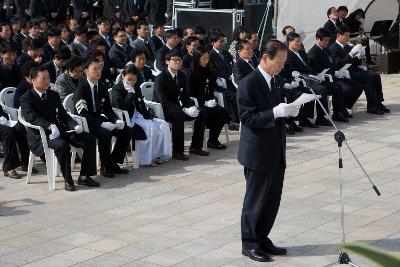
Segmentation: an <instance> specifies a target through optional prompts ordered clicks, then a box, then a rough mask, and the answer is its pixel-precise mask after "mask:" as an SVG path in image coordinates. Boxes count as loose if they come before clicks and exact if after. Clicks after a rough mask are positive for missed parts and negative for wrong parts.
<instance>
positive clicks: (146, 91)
mask: <svg viewBox="0 0 400 267" xmlns="http://www.w3.org/2000/svg"><path fill="white" fill-rule="evenodd" d="M140 90H141V91H142V94H143V97H144V99H146V100H148V101H153V95H154V82H144V83H142V84H141V85H140Z"/></svg>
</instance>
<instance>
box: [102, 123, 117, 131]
mask: <svg viewBox="0 0 400 267" xmlns="http://www.w3.org/2000/svg"><path fill="white" fill-rule="evenodd" d="M100 127H101V128H104V129H106V130H109V131H110V132H111V131H112V130H114V129H115V127H116V125H115V124H114V123H112V122H109V121H106V122H102V123H101V124H100Z"/></svg>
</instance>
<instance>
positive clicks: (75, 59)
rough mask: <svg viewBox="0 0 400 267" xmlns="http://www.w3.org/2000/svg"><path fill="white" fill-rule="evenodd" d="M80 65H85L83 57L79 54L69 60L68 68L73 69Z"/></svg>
mask: <svg viewBox="0 0 400 267" xmlns="http://www.w3.org/2000/svg"><path fill="white" fill-rule="evenodd" d="M79 66H83V61H82V58H81V57H79V56H73V57H71V58H70V60H69V61H68V64H67V66H66V68H67V70H73V69H76V68H77V67H79Z"/></svg>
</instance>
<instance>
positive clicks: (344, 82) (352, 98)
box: [335, 78, 363, 109]
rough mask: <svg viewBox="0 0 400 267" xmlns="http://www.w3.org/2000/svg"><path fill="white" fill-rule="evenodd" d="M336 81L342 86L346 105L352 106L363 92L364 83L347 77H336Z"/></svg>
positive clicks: (346, 106)
mask: <svg viewBox="0 0 400 267" xmlns="http://www.w3.org/2000/svg"><path fill="white" fill-rule="evenodd" d="M335 83H336V84H337V85H339V86H340V87H341V88H342V91H343V101H344V107H345V108H349V109H350V108H352V107H353V105H354V103H356V101H357V99H358V98H359V97H360V95H361V93H362V92H363V89H362V85H361V84H360V83H359V82H356V81H355V80H351V79H347V78H341V79H335Z"/></svg>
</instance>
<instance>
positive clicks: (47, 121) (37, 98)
mask: <svg viewBox="0 0 400 267" xmlns="http://www.w3.org/2000/svg"><path fill="white" fill-rule="evenodd" d="M31 79H32V85H33V86H32V88H31V89H30V90H29V91H28V92H26V93H25V94H24V95H23V96H22V97H21V110H22V115H23V116H24V118H25V120H26V121H27V122H29V123H31V124H33V125H38V126H41V127H43V129H45V132H46V136H47V138H48V139H47V142H48V145H49V147H50V148H52V149H54V152H55V155H56V157H57V160H58V162H59V164H60V165H61V172H62V174H63V176H64V180H65V190H67V191H75V185H74V181H73V180H72V176H71V155H70V145H73V146H75V147H80V148H83V157H82V166H81V172H80V175H79V178H78V184H79V185H86V186H90V187H98V186H100V184H99V183H98V182H96V181H94V180H93V179H92V178H91V176H95V175H96V139H95V137H94V136H93V135H91V134H89V133H85V132H83V127H82V126H80V125H79V124H78V123H77V122H75V121H74V120H73V119H72V118H71V116H69V115H68V113H67V112H66V111H65V109H64V107H63V105H62V103H61V100H60V97H59V95H58V93H57V92H54V91H52V90H48V88H49V83H50V77H49V73H48V72H47V70H46V69H45V68H43V67H38V68H33V69H32V70H31ZM27 132H28V144H29V148H30V150H31V151H32V152H33V153H34V154H35V155H38V156H43V155H44V151H43V145H42V141H41V137H40V134H39V132H38V131H37V130H34V129H31V128H28V129H27Z"/></svg>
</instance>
